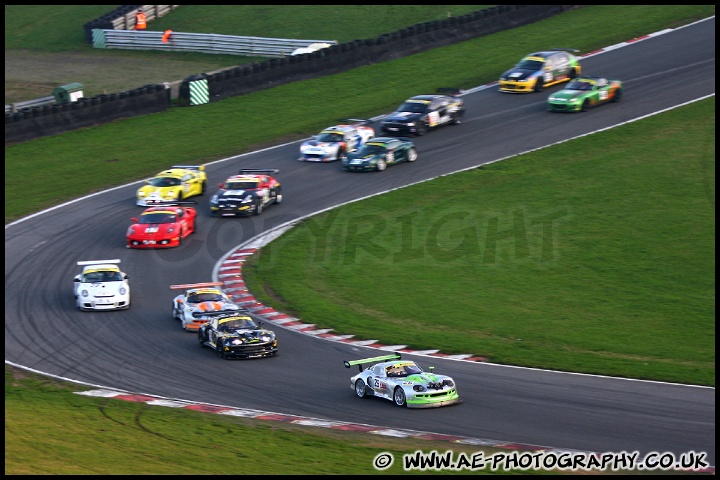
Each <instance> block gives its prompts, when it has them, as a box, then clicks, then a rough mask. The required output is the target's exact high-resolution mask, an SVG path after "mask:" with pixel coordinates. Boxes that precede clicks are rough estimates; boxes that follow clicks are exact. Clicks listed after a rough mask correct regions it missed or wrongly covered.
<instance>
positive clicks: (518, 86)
mask: <svg viewBox="0 0 720 480" xmlns="http://www.w3.org/2000/svg"><path fill="white" fill-rule="evenodd" d="M536 83H537V81H534V82H513V81H509V80H500V81H499V82H498V89H499V90H500V91H501V92H508V93H530V92H534V91H535V84H536Z"/></svg>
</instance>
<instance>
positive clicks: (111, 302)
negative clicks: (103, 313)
mask: <svg viewBox="0 0 720 480" xmlns="http://www.w3.org/2000/svg"><path fill="white" fill-rule="evenodd" d="M78 307H79V308H80V309H81V310H97V311H100V310H124V309H126V308H129V307H130V299H129V298H128V297H112V298H110V297H103V298H87V299H84V298H81V299H80V300H79V301H78Z"/></svg>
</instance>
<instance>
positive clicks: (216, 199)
mask: <svg viewBox="0 0 720 480" xmlns="http://www.w3.org/2000/svg"><path fill="white" fill-rule="evenodd" d="M217 202H218V194H217V193H216V194H215V195H213V196H212V198H211V199H210V203H217Z"/></svg>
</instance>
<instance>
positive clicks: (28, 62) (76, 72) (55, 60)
mask: <svg viewBox="0 0 720 480" xmlns="http://www.w3.org/2000/svg"><path fill="white" fill-rule="evenodd" d="M219 60H220V58H219V57H216V58H213V57H212V56H209V58H208V61H207V62H198V61H184V60H180V59H177V58H168V57H166V56H162V55H142V54H137V53H133V54H123V53H122V52H117V51H110V52H108V51H102V52H101V51H99V52H91V53H76V52H67V53H40V52H34V51H30V50H5V104H10V103H14V102H22V101H26V100H32V99H35V98H40V97H46V96H48V95H52V91H53V89H55V87H59V86H61V85H66V84H68V83H75V82H77V83H81V84H83V85H84V87H85V88H84V89H83V94H84V95H85V96H86V97H92V96H95V95H98V94H101V93H117V92H123V91H126V90H131V89H133V88H138V87H142V86H143V85H148V84H156V83H164V82H169V83H173V82H176V81H179V80H182V79H184V78H186V77H188V76H190V75H195V74H198V73H211V72H213V71H217V70H220V69H223V68H228V67H230V66H233V65H232V64H231V65H227V64H222V62H220V61H219ZM242 60H247V59H246V58H244V57H238V64H241V63H242V62H241V61H242Z"/></svg>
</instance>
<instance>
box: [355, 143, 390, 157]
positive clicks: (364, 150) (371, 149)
mask: <svg viewBox="0 0 720 480" xmlns="http://www.w3.org/2000/svg"><path fill="white" fill-rule="evenodd" d="M385 150H387V148H386V147H385V145H379V144H375V143H366V144H365V145H363V146H362V147H360V150H359V151H358V155H360V156H366V155H377V154H382V153H385Z"/></svg>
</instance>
